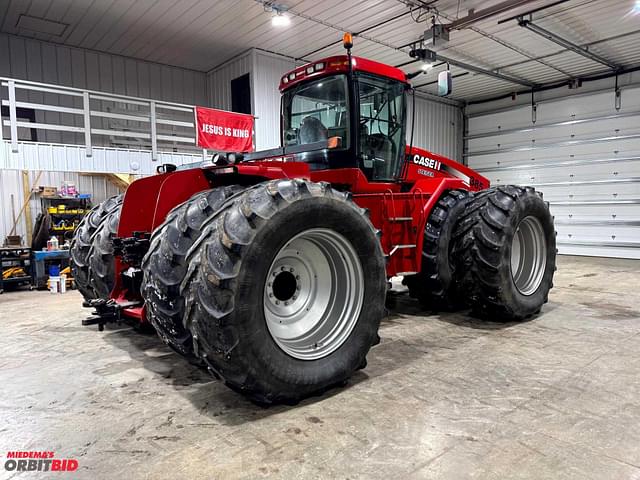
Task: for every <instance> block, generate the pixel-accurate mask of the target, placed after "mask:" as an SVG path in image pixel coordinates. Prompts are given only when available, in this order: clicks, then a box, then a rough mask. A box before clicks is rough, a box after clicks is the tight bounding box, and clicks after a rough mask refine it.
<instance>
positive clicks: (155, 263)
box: [142, 186, 242, 361]
mask: <svg viewBox="0 0 640 480" xmlns="http://www.w3.org/2000/svg"><path fill="white" fill-rule="evenodd" d="M241 190H242V187H237V186H231V187H219V188H214V189H213V190H207V191H204V192H200V193H197V194H195V195H194V196H193V197H191V198H190V199H189V200H187V201H186V202H185V203H183V204H181V205H179V206H177V207H176V208H174V209H173V210H172V211H171V212H169V214H168V215H167V218H166V220H165V221H164V223H163V224H162V225H161V226H160V227H158V228H156V229H155V230H154V232H153V234H152V236H151V242H150V247H149V251H148V252H147V254H146V255H145V257H144V259H143V260H142V271H143V272H144V278H143V281H142V296H143V297H144V299H145V305H146V310H147V318H148V319H149V321H150V322H151V324H152V325H153V326H154V327H155V329H156V331H157V332H158V334H159V335H160V338H162V340H163V341H164V342H165V343H166V344H167V345H169V346H170V347H171V348H173V349H174V350H175V351H177V352H178V353H180V354H182V355H184V356H186V357H187V358H189V359H190V360H194V361H195V360H197V358H196V357H195V356H194V354H193V339H192V338H191V332H189V330H188V329H187V328H185V326H184V310H185V309H184V298H183V297H182V296H181V294H180V285H181V284H182V281H183V280H184V277H185V274H186V272H187V253H188V252H189V250H190V249H191V247H192V246H193V243H194V242H195V241H196V240H197V239H198V237H199V236H200V233H201V231H202V227H203V226H204V224H205V222H206V221H207V220H208V219H209V218H211V217H212V216H213V215H214V214H215V213H216V212H217V211H218V210H219V209H220V208H221V207H222V205H223V204H224V203H225V202H226V201H227V200H228V199H229V198H230V197H232V196H233V195H235V194H236V193H238V192H239V191H241Z"/></svg>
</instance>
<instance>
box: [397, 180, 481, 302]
mask: <svg viewBox="0 0 640 480" xmlns="http://www.w3.org/2000/svg"><path fill="white" fill-rule="evenodd" d="M472 198H473V197H472V194H471V193H470V192H469V191H467V190H451V191H449V192H447V193H445V194H444V195H443V196H442V197H441V198H440V200H438V203H437V204H436V206H435V207H434V208H433V210H432V211H431V214H430V215H429V218H428V219H427V223H426V226H425V229H424V236H423V243H422V268H421V270H420V273H418V274H417V275H411V276H407V277H405V278H404V279H403V283H404V284H405V285H406V286H407V287H408V288H409V293H410V294H411V296H412V297H414V298H417V299H418V300H419V301H420V303H422V305H423V306H424V307H425V308H428V309H430V310H432V311H441V310H445V311H450V310H458V309H460V308H462V307H464V305H465V304H464V299H463V298H461V295H460V290H459V285H458V282H457V280H459V278H458V276H459V275H456V261H455V259H454V258H453V257H452V254H453V244H454V239H453V233H454V230H455V227H456V224H457V222H458V218H459V217H460V215H461V214H462V212H464V209H465V207H466V205H467V203H469V201H470V200H471V199H472Z"/></svg>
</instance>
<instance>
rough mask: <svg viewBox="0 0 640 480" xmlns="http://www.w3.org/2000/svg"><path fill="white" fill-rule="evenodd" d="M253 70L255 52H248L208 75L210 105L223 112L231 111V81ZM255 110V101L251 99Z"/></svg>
mask: <svg viewBox="0 0 640 480" xmlns="http://www.w3.org/2000/svg"><path fill="white" fill-rule="evenodd" d="M252 69H253V51H252V50H247V51H246V52H244V53H242V54H241V55H239V56H237V57H235V58H233V59H231V60H229V61H228V62H225V63H223V64H222V65H219V66H217V67H216V68H214V69H212V70H211V71H210V72H208V73H207V94H208V100H209V105H211V106H212V107H214V108H220V109H222V110H231V80H233V79H235V78H238V77H241V76H242V75H245V74H247V73H249V74H251V71H252ZM251 108H252V109H253V99H251Z"/></svg>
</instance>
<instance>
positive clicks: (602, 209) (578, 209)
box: [551, 203, 640, 241]
mask: <svg viewBox="0 0 640 480" xmlns="http://www.w3.org/2000/svg"><path fill="white" fill-rule="evenodd" d="M551 213H553V215H555V217H556V218H557V219H563V220H570V219H573V220H599V219H602V220H604V219H606V220H639V218H638V205H636V204H615V205H611V204H609V205H575V204H570V205H567V204H563V205H560V204H557V203H556V204H553V205H551ZM614 215H615V216H614ZM605 226H606V225H603V227H605ZM638 240H639V241H640V239H638Z"/></svg>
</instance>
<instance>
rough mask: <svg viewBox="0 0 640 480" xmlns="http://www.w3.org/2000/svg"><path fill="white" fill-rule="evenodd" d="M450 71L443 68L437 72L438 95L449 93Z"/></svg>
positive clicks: (450, 84) (443, 95) (442, 95)
mask: <svg viewBox="0 0 640 480" xmlns="http://www.w3.org/2000/svg"><path fill="white" fill-rule="evenodd" d="M451 87H452V82H451V71H450V70H444V71H442V72H440V73H439V74H438V95H440V96H441V97H445V96H447V95H449V94H450V93H451Z"/></svg>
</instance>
